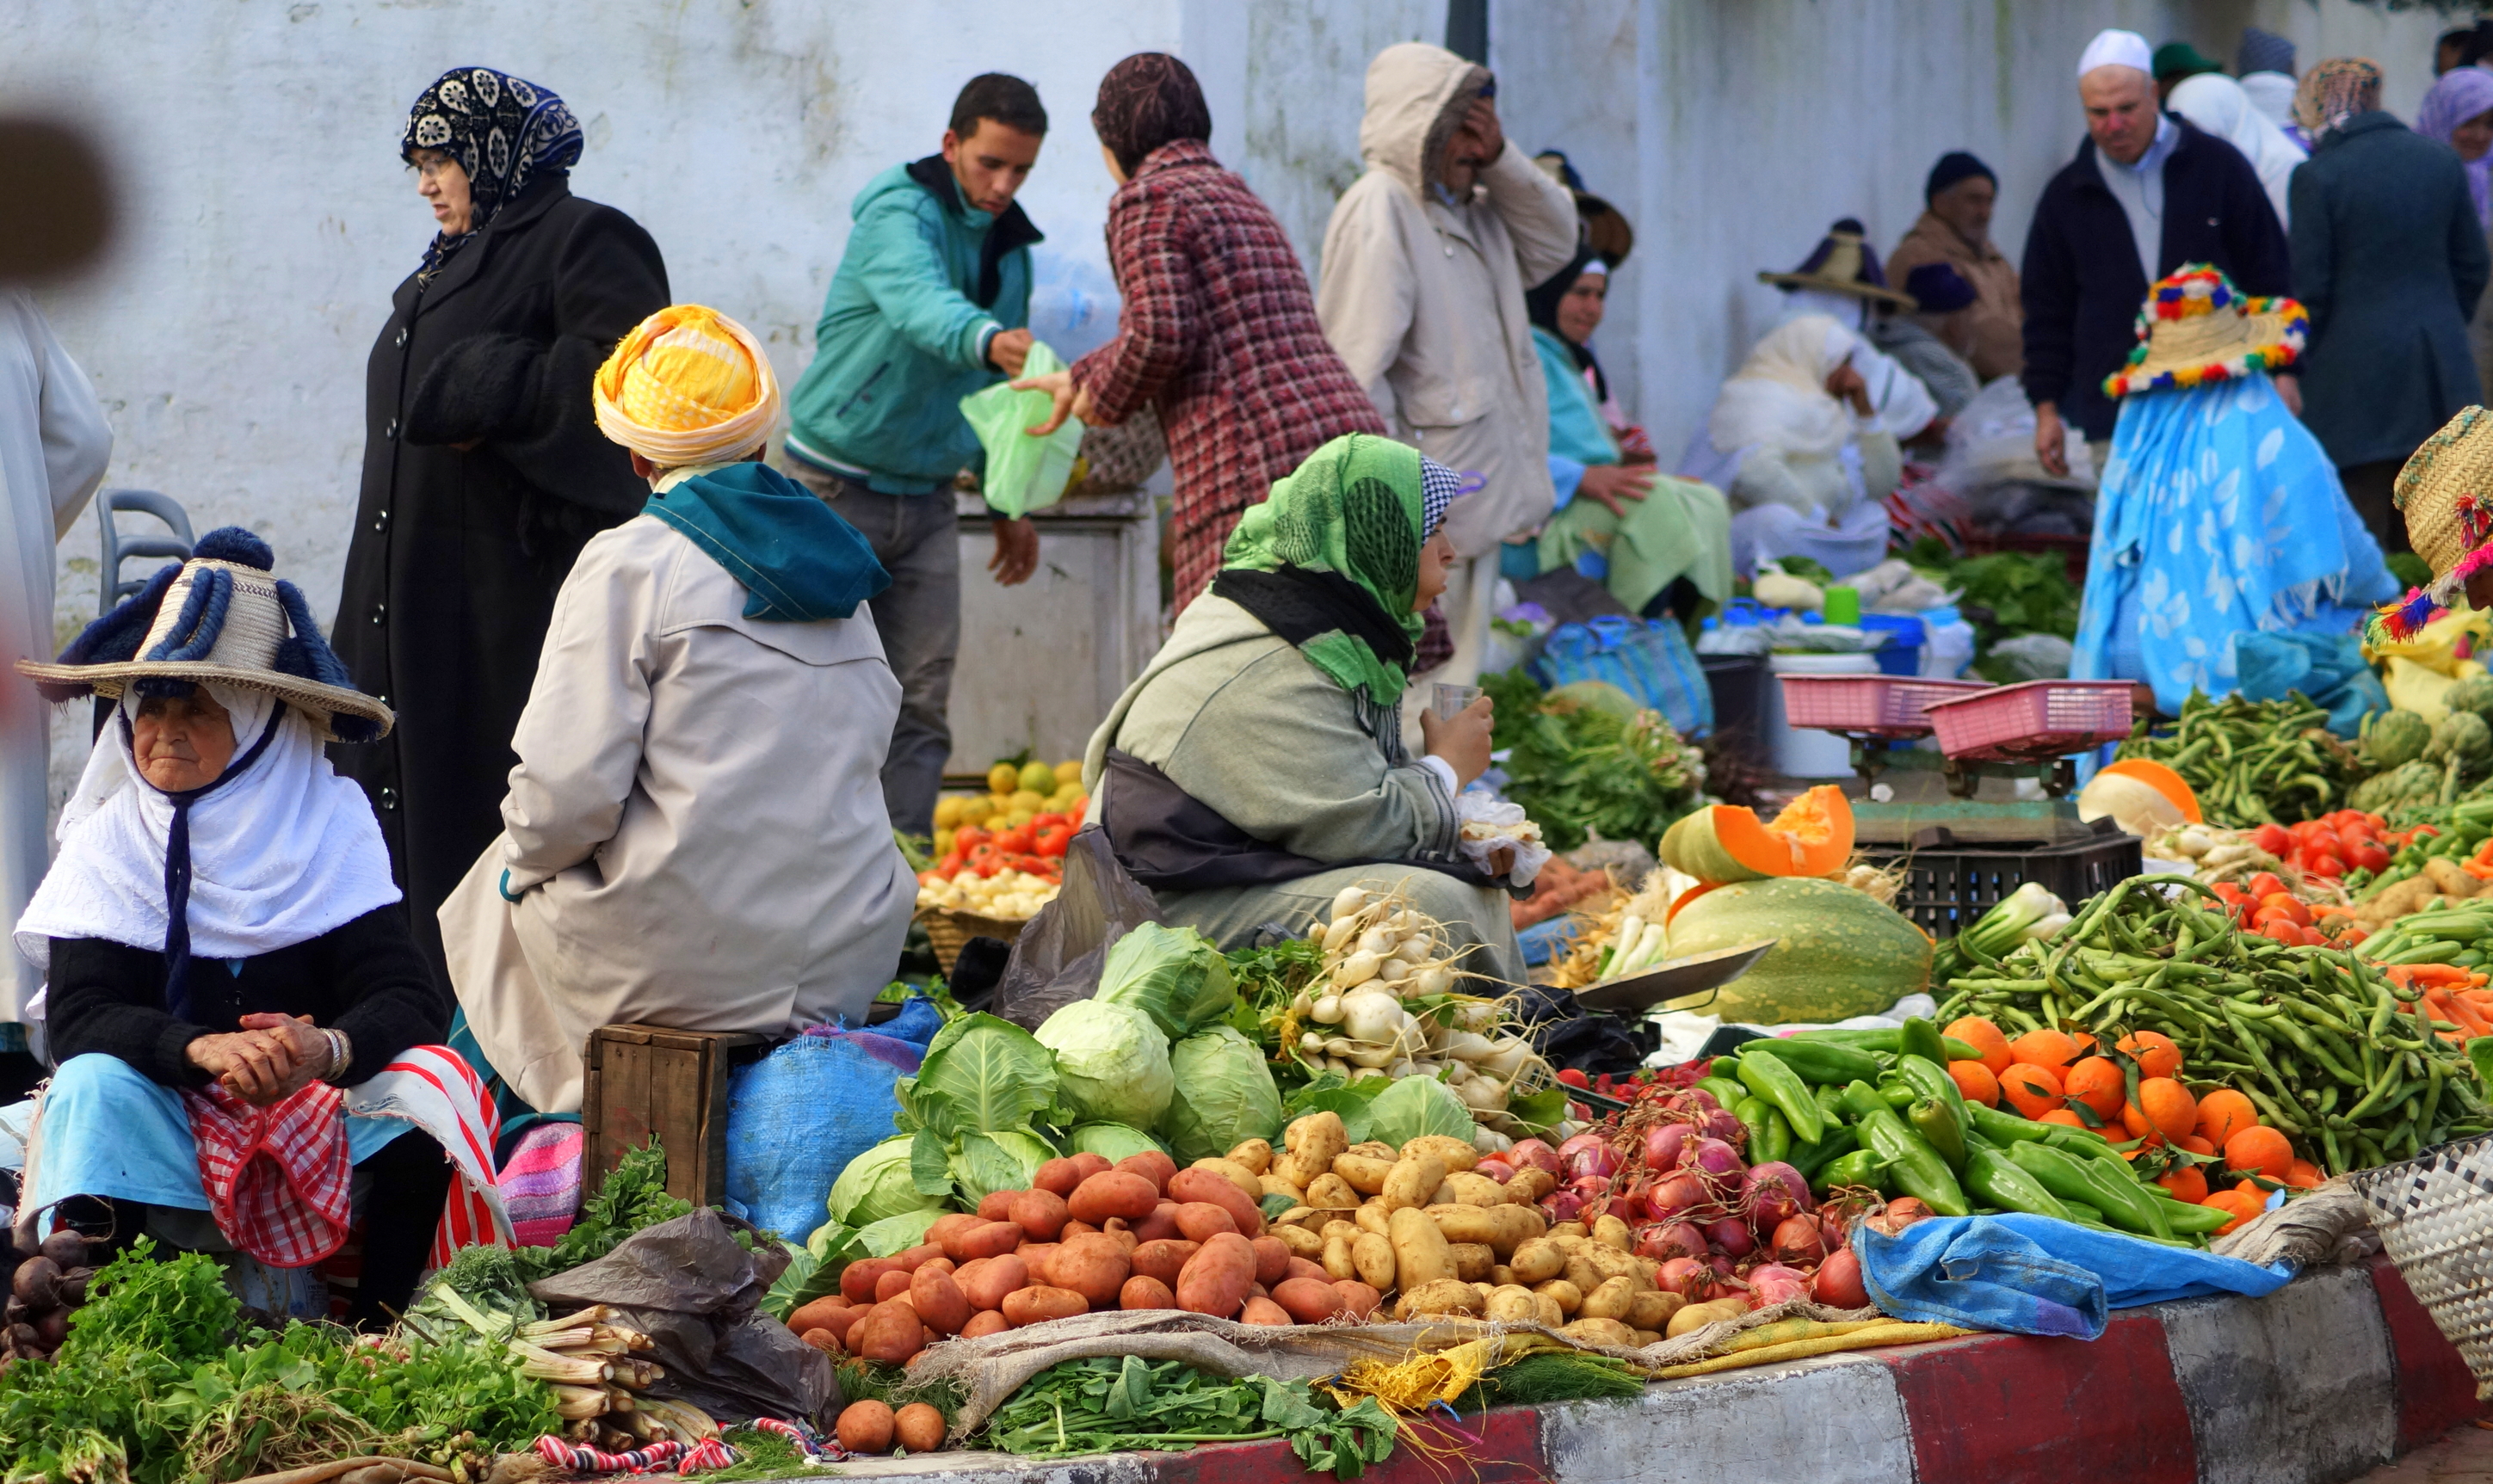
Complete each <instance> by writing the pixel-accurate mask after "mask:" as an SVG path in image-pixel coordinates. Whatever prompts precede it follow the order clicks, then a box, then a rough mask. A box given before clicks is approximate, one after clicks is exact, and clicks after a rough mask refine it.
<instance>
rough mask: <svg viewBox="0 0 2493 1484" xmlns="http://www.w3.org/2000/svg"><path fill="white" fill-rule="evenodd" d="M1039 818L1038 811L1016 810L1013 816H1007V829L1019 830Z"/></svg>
mask: <svg viewBox="0 0 2493 1484" xmlns="http://www.w3.org/2000/svg"><path fill="white" fill-rule="evenodd" d="M1037 816H1038V811H1037V810H1036V809H1015V810H1014V811H1013V812H1012V813H1011V814H1008V815H1006V816H1005V828H1006V829H1008V830H1017V829H1019V828H1021V827H1022V826H1023V825H1025V824H1028V823H1029V822H1030V821H1031V820H1032V819H1034V818H1036V817H1037Z"/></svg>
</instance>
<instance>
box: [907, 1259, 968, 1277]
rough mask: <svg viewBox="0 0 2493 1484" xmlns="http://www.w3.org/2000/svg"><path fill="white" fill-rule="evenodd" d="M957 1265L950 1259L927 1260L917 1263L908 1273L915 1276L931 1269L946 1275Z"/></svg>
mask: <svg viewBox="0 0 2493 1484" xmlns="http://www.w3.org/2000/svg"><path fill="white" fill-rule="evenodd" d="M958 1265H959V1264H958V1263H956V1262H954V1261H952V1260H951V1259H950V1258H928V1259H927V1260H926V1261H923V1262H920V1263H918V1264H917V1265H916V1267H914V1268H911V1269H910V1272H911V1273H912V1274H913V1275H915V1274H917V1273H922V1272H924V1271H926V1270H927V1269H928V1268H930V1267H931V1268H933V1269H935V1271H937V1272H939V1273H948V1272H950V1271H952V1270H953V1268H955V1267H957V1266H958Z"/></svg>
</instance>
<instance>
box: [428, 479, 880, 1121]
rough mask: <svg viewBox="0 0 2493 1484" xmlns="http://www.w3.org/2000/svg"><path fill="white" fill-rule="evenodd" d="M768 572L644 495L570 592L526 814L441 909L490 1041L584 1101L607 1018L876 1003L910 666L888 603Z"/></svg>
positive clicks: (525, 791)
mask: <svg viewBox="0 0 2493 1484" xmlns="http://www.w3.org/2000/svg"><path fill="white" fill-rule="evenodd" d="M746 596H747V594H746V592H745V589H744V587H743V586H742V584H740V583H738V582H737V581H736V579H735V578H733V577H731V576H730V575H729V574H728V571H727V569H726V568H725V567H722V566H721V565H719V563H718V562H717V561H716V560H714V559H712V558H711V557H710V556H709V555H708V554H707V553H706V552H704V551H703V550H702V549H700V548H698V547H695V546H694V545H693V544H692V543H691V542H690V541H688V540H686V539H685V538H684V537H683V536H682V535H680V534H679V533H677V532H676V529H675V528H674V527H673V526H670V525H667V524H666V523H664V522H662V521H660V520H659V519H657V518H656V517H654V516H648V515H643V516H639V517H637V518H635V519H631V520H627V521H625V522H624V523H623V524H621V525H618V526H616V528H615V529H613V530H611V531H606V532H604V533H602V534H600V535H598V536H596V537H594V538H593V539H591V540H590V541H589V543H588V545H587V546H586V547H585V548H584V549H582V550H581V553H580V560H579V562H578V563H577V564H576V565H575V566H574V567H573V568H572V570H571V575H570V577H568V578H566V579H564V581H563V584H562V592H561V594H560V596H558V597H557V598H556V600H555V610H554V622H553V625H552V626H551V627H550V628H549V629H548V630H547V632H546V640H545V649H544V652H543V654H542V656H541V658H540V659H539V660H538V662H537V677H536V684H535V686H534V688H533V689H532V690H530V692H529V693H528V704H527V709H526V711H524V712H522V713H521V715H520V726H519V730H518V731H517V733H516V734H514V735H513V737H512V738H511V747H512V750H513V751H515V752H517V753H518V754H519V756H520V762H519V766H517V767H515V768H513V769H512V770H511V791H510V793H509V794H508V795H507V796H506V797H504V799H503V800H502V834H501V835H500V837H499V838H497V839H496V841H495V842H494V844H493V845H492V846H488V847H487V849H486V851H485V853H484V854H483V855H482V856H480V857H478V859H477V861H476V864H475V866H474V867H473V868H471V869H470V870H469V871H468V873H467V875H466V878H465V879H463V880H462V881H461V882H460V883H459V886H458V888H457V889H456V890H454V891H453V892H452V893H451V894H450V898H449V900H448V901H446V902H444V903H442V905H441V913H440V918H441V945H442V947H443V949H444V950H446V951H447V953H448V956H449V961H450V980H451V984H452V986H453V987H454V988H455V989H456V990H457V991H458V994H459V1003H460V1005H461V1006H462V1007H463V1008H465V1009H466V1012H467V1023H468V1025H469V1027H470V1028H471V1029H473V1030H474V1032H475V1034H476V1040H477V1043H478V1044H479V1045H480V1046H482V1047H483V1048H484V1050H485V1055H486V1056H487V1058H488V1059H490V1060H491V1061H492V1062H493V1063H494V1069H495V1070H496V1072H498V1073H500V1074H501V1075H502V1076H503V1077H504V1078H507V1079H508V1080H509V1081H510V1083H511V1084H512V1085H513V1086H515V1087H517V1088H518V1089H519V1092H520V1095H521V1096H522V1097H524V1098H526V1100H527V1102H528V1105H529V1106H530V1107H532V1108H535V1109H537V1110H539V1111H540V1112H544V1113H571V1112H574V1111H576V1110H578V1109H579V1107H580V1101H581V1083H582V1061H581V1057H582V1053H583V1050H584V1048H585V1047H586V1045H587V1042H588V1036H589V1033H590V1032H591V1031H593V1030H595V1029H596V1028H597V1027H598V1026H600V1025H610V1024H620V1023H627V1022H633V1021H644V1022H648V1023H651V1024H660V1025H670V1026H675V1027H677V1028H680V1029H684V1030H753V1031H763V1032H766V1033H770V1034H782V1033H785V1032H788V1031H792V1030H796V1029H799V1028H801V1027H803V1026H805V1025H807V1024H816V1023H819V1022H823V1021H827V1020H829V1019H830V1018H831V1017H832V1016H834V1015H842V1014H845V1015H847V1016H850V1017H851V1018H853V1019H858V1020H861V1019H862V1018H863V1016H864V1015H865V1011H866V1007H867V1006H868V1005H869V1004H870V1003H871V1002H872V1001H873V999H874V996H875V994H877V993H878V992H879V991H881V990H882V988H883V987H884V985H885V984H886V983H888V982H889V981H890V978H891V966H892V965H893V964H895V963H897V962H898V960H899V957H900V944H901V939H902V938H903V937H904V936H906V935H907V934H908V932H909V916H910V912H911V911H912V909H913V908H914V907H915V906H916V885H917V883H916V881H915V880H914V879H912V878H911V876H910V873H909V863H908V861H907V860H906V859H904V858H903V857H902V855H901V853H900V851H899V849H898V847H897V846H894V845H893V844H892V839H891V825H890V822H889V820H888V818H887V817H886V813H885V810H884V805H883V784H882V769H883V756H884V747H885V743H886V739H887V738H888V737H889V736H890V735H891V724H892V720H893V718H894V717H896V716H897V715H898V714H899V711H900V683H899V682H898V681H896V680H894V679H893V678H892V674H891V667H890V666H889V665H887V664H886V663H885V660H884V654H883V642H882V640H881V639H880V638H878V637H877V636H876V634H875V628H874V621H873V619H872V618H871V617H870V616H869V615H868V613H867V612H866V610H865V609H863V608H860V609H859V610H858V611H857V612H856V615H855V616H853V617H849V618H836V619H829V618H826V619H822V620H820V621H817V622H812V623H772V622H764V621H761V620H757V619H751V618H747V617H745V616H744V604H745V599H746ZM514 897H516V898H517V899H518V900H517V901H512V900H510V899H511V898H514Z"/></svg>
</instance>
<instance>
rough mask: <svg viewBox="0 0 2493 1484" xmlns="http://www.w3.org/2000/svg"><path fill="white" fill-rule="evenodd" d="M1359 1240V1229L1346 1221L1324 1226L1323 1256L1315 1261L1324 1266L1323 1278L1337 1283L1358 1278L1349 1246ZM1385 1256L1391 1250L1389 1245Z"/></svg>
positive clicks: (1356, 1264) (1356, 1266)
mask: <svg viewBox="0 0 2493 1484" xmlns="http://www.w3.org/2000/svg"><path fill="white" fill-rule="evenodd" d="M1358 1240H1359V1229H1358V1228H1357V1227H1354V1226H1352V1225H1351V1224H1350V1223H1349V1222H1346V1221H1335V1222H1328V1223H1326V1224H1325V1234H1324V1255H1323V1256H1322V1257H1320V1258H1318V1259H1317V1260H1316V1261H1319V1262H1321V1263H1323V1264H1324V1270H1325V1276H1326V1277H1328V1278H1332V1279H1334V1280H1335V1281H1337V1282H1339V1281H1341V1280H1344V1279H1350V1278H1356V1277H1358V1276H1359V1264H1358V1263H1357V1262H1355V1261H1352V1259H1351V1256H1350V1249H1351V1244H1352V1243H1353V1242H1356V1241H1358ZM1386 1251H1387V1254H1388V1255H1389V1256H1391V1254H1392V1252H1393V1248H1392V1247H1391V1245H1390V1244H1389V1245H1388V1247H1387V1249H1386Z"/></svg>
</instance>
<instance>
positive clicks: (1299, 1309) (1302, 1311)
mask: <svg viewBox="0 0 2493 1484" xmlns="http://www.w3.org/2000/svg"><path fill="white" fill-rule="evenodd" d="M1317 1271H1319V1272H1321V1271H1323V1269H1321V1268H1319V1269H1317ZM1273 1302H1275V1303H1277V1304H1279V1305H1280V1306H1281V1307H1282V1308H1283V1309H1285V1310H1287V1311H1288V1312H1289V1316H1290V1318H1291V1319H1293V1320H1296V1321H1298V1322H1300V1323H1302V1324H1321V1323H1323V1322H1324V1321H1327V1320H1329V1319H1332V1318H1334V1317H1335V1316H1336V1315H1339V1314H1345V1313H1348V1312H1349V1306H1348V1305H1347V1304H1346V1303H1344V1302H1343V1299H1342V1294H1341V1291H1340V1290H1339V1289H1337V1288H1335V1287H1334V1286H1333V1285H1332V1284H1331V1283H1330V1282H1327V1281H1325V1280H1323V1279H1320V1278H1288V1279H1284V1280H1282V1283H1281V1286H1280V1287H1279V1288H1277V1289H1275V1290H1274V1291H1273Z"/></svg>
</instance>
